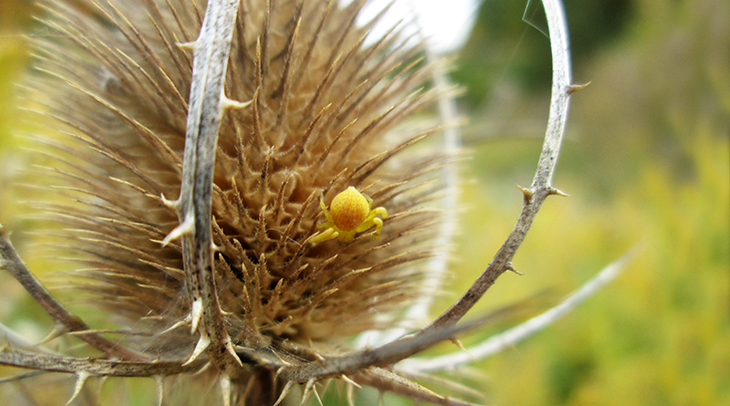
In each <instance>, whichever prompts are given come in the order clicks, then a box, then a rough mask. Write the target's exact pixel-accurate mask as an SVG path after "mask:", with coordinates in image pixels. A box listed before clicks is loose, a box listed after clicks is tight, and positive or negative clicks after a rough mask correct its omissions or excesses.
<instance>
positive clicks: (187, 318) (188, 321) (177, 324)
mask: <svg viewBox="0 0 730 406" xmlns="http://www.w3.org/2000/svg"><path fill="white" fill-rule="evenodd" d="M186 324H190V315H187V316H186V317H185V318H184V319H182V320H180V321H178V322H177V323H175V324H173V325H172V326H170V327H168V328H167V329H165V330H163V331H162V332H161V333H160V334H165V333H169V332H170V331H172V330H175V329H176V328H178V327H181V326H184V325H186Z"/></svg>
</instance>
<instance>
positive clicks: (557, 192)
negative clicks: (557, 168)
mask: <svg viewBox="0 0 730 406" xmlns="http://www.w3.org/2000/svg"><path fill="white" fill-rule="evenodd" d="M548 195H558V196H561V197H570V195H569V194H567V193H565V192H563V191H562V190H560V189H557V188H554V187H552V186H551V187H550V189H548Z"/></svg>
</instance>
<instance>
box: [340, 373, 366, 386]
mask: <svg viewBox="0 0 730 406" xmlns="http://www.w3.org/2000/svg"><path fill="white" fill-rule="evenodd" d="M340 378H342V380H343V381H345V382H347V383H349V384H350V385H352V386H355V387H357V388H358V389H362V386H360V384H359V383H357V382H355V381H353V380H352V379H350V378H348V377H347V375H340Z"/></svg>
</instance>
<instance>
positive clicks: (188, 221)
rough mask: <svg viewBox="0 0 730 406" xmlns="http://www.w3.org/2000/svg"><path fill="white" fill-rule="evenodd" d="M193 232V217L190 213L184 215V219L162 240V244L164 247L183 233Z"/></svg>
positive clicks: (190, 233)
mask: <svg viewBox="0 0 730 406" xmlns="http://www.w3.org/2000/svg"><path fill="white" fill-rule="evenodd" d="M193 233H195V219H194V218H193V216H192V215H190V216H187V217H185V221H183V222H182V223H180V224H178V226H177V227H175V228H174V229H173V230H172V231H170V234H168V235H167V237H165V239H164V240H162V246H163V247H165V246H167V244H169V243H170V241H173V240H177V239H178V238H180V237H182V236H183V235H192V234H193Z"/></svg>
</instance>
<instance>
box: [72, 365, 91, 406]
mask: <svg viewBox="0 0 730 406" xmlns="http://www.w3.org/2000/svg"><path fill="white" fill-rule="evenodd" d="M89 376H91V375H89V373H88V372H77V373H76V385H75V386H74V393H73V395H71V399H69V400H68V402H66V405H70V404H71V402H73V401H74V399H76V397H77V396H79V393H81V389H83V388H84V383H86V379H88V378H89Z"/></svg>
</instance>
